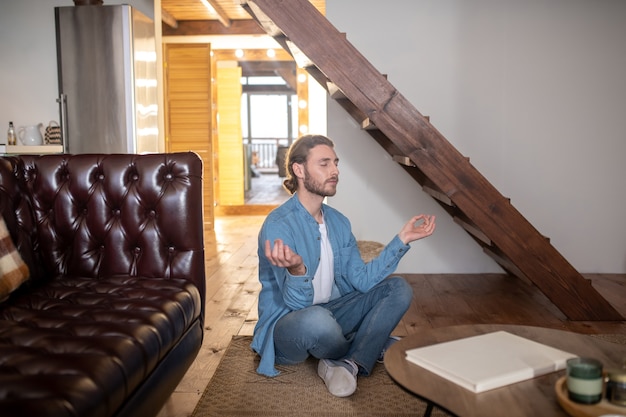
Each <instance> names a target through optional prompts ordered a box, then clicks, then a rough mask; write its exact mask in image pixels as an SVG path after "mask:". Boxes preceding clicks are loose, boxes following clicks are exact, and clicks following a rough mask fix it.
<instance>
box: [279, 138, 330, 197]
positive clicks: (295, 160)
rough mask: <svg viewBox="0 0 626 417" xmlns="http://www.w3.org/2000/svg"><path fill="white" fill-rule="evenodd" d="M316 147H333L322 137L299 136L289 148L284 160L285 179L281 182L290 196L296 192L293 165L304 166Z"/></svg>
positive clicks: (296, 183) (296, 180)
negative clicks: (311, 151) (310, 152)
mask: <svg viewBox="0 0 626 417" xmlns="http://www.w3.org/2000/svg"><path fill="white" fill-rule="evenodd" d="M317 145H326V146H330V147H331V148H334V147H335V144H334V143H333V141H332V140H330V139H329V138H327V137H326V136H323V135H303V136H300V137H299V138H298V139H296V140H295V141H294V142H293V143H292V144H291V146H290V147H289V152H287V158H286V159H285V168H286V171H287V178H286V179H285V181H283V186H284V187H285V189H286V190H287V191H289V193H290V194H293V193H295V192H296V191H297V190H298V178H297V177H296V176H295V174H294V173H293V164H304V163H305V162H306V160H307V158H308V156H309V151H310V150H311V149H312V148H314V147H315V146H317Z"/></svg>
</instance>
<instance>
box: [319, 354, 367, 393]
mask: <svg viewBox="0 0 626 417" xmlns="http://www.w3.org/2000/svg"><path fill="white" fill-rule="evenodd" d="M358 372H359V369H358V367H357V366H356V365H355V364H354V363H353V362H351V361H335V360H331V359H320V361H319V363H318V364H317V374H318V375H319V376H320V378H322V379H323V380H324V383H325V384H326V388H328V392H330V393H331V394H333V395H334V396H335V397H349V396H350V395H352V394H354V391H356V375H357V373H358Z"/></svg>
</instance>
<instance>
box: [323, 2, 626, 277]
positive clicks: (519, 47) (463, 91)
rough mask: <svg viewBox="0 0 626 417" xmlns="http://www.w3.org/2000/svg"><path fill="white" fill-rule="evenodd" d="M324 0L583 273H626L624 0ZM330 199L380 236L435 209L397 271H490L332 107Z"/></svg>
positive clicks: (360, 233)
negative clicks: (433, 227) (432, 230)
mask: <svg viewBox="0 0 626 417" xmlns="http://www.w3.org/2000/svg"><path fill="white" fill-rule="evenodd" d="M385 4H387V5H389V7H386V8H381V3H380V2H379V1H373V0H345V1H338V0H328V2H327V17H328V19H329V20H330V21H331V22H332V23H333V24H334V25H335V26H336V27H337V28H338V29H339V30H340V31H341V32H345V33H346V34H347V36H348V40H349V41H350V42H352V44H354V45H355V46H356V48H357V49H358V50H359V51H360V52H361V53H363V55H365V57H366V58H368V59H369V61H370V62H371V63H372V64H373V65H374V66H375V67H376V68H377V69H378V70H379V71H380V72H381V73H383V74H388V78H389V80H390V82H391V83H392V84H394V85H395V86H396V87H397V88H398V89H399V91H400V93H401V94H403V95H404V96H405V97H406V98H407V99H408V100H409V101H410V102H411V103H413V105H414V106H415V107H416V108H417V109H418V110H419V111H420V112H421V113H422V114H424V115H429V116H430V117H431V122H432V123H433V124H434V126H435V127H436V128H437V129H438V130H439V131H440V132H442V133H443V134H444V136H445V137H446V138H447V139H448V140H449V141H450V142H452V144H453V145H454V146H456V147H457V149H459V150H460V151H461V152H462V153H463V154H464V155H466V156H468V157H470V158H471V161H472V163H473V164H474V166H476V167H477V168H478V170H479V171H480V172H481V173H482V174H483V175H484V176H485V177H486V178H487V179H488V180H489V181H490V182H491V183H492V184H494V185H495V186H496V188H498V189H499V190H500V192H501V193H502V194H503V195H505V196H507V197H510V198H511V200H512V203H513V205H514V206H515V207H516V208H517V209H518V210H519V211H520V212H521V213H522V214H523V215H524V216H525V217H526V218H527V219H528V220H529V221H530V222H531V223H532V224H533V225H534V226H535V227H536V228H537V229H538V230H539V231H540V232H541V233H543V234H544V235H545V236H548V237H550V238H551V241H552V244H553V245H554V246H555V247H556V249H557V250H559V251H560V252H561V253H562V254H563V255H564V256H565V258H566V259H568V260H569V262H570V263H572V265H573V266H574V267H575V268H577V269H578V270H579V271H580V272H583V273H585V272H602V273H625V272H626V255H625V253H626V222H625V221H624V220H623V218H622V215H623V213H625V212H626V186H624V184H623V182H624V180H625V179H626V164H625V163H624V158H625V157H626V82H625V81H624V77H625V76H626V42H625V40H626V25H625V24H624V22H625V21H626V2H624V1H621V0H600V1H594V2H590V1H587V0H551V1H519V0H471V1H468V0H390V1H389V2H387V3H385ZM328 134H329V136H330V137H331V138H333V139H334V140H335V142H336V144H337V150H338V153H339V156H340V158H341V162H340V168H341V177H340V179H341V181H340V185H339V190H338V193H337V196H336V197H333V198H332V199H330V204H332V205H333V206H335V207H337V208H338V209H340V210H341V211H343V212H344V213H345V214H347V215H348V216H349V217H350V218H351V220H352V222H353V227H354V231H355V234H356V236H357V238H360V239H368V240H378V241H382V242H387V241H388V240H389V238H390V237H391V236H392V235H393V234H394V233H396V232H397V231H398V230H399V229H400V227H401V226H402V224H403V223H404V222H405V221H406V220H407V219H408V218H410V216H411V215H412V214H414V213H420V212H426V213H435V214H437V215H438V229H437V231H436V234H435V235H433V236H432V237H431V238H429V239H427V240H424V241H421V242H416V243H414V244H413V250H412V251H411V252H409V254H408V255H407V256H406V257H405V258H404V259H403V261H402V263H401V265H400V267H399V269H398V271H399V272H416V273H420V272H423V273H456V272H459V273H470V272H491V271H497V270H499V268H498V267H497V266H496V265H495V264H494V263H493V262H492V261H491V260H490V259H489V258H488V257H487V256H486V255H484V254H482V252H481V251H480V249H479V247H478V245H477V244H475V243H474V242H473V240H471V239H470V238H469V237H468V236H467V235H466V234H465V232H463V231H462V230H461V229H460V227H458V226H457V225H455V224H454V223H453V222H452V220H451V219H450V218H449V216H448V215H447V214H445V212H444V211H443V210H442V209H441V208H440V207H439V206H437V205H436V204H435V203H433V201H432V200H430V198H429V197H427V196H426V195H425V194H423V193H422V192H421V191H419V188H418V187H417V183H415V182H414V181H413V180H411V179H409V177H408V175H407V174H406V173H404V171H403V170H402V169H400V168H399V167H397V166H396V165H395V164H394V163H393V162H392V161H391V160H390V157H389V156H388V155H386V153H385V152H384V151H383V150H382V148H380V147H379V146H378V145H377V144H376V143H375V142H374V141H373V140H371V139H370V138H369V137H368V135H367V134H365V133H363V132H361V131H360V129H359V127H358V126H357V125H356V124H355V123H354V122H353V121H352V120H351V119H350V118H349V117H348V116H347V114H346V113H345V112H344V111H343V110H342V109H341V108H340V107H339V106H337V105H336V104H334V103H331V104H329V120H328Z"/></svg>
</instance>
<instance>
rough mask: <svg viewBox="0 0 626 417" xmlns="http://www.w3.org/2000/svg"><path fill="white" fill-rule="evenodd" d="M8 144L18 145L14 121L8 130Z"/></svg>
mask: <svg viewBox="0 0 626 417" xmlns="http://www.w3.org/2000/svg"><path fill="white" fill-rule="evenodd" d="M7 145H17V136H16V135H15V127H13V122H9V130H8V132H7Z"/></svg>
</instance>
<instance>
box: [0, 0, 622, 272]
mask: <svg viewBox="0 0 626 417" xmlns="http://www.w3.org/2000/svg"><path fill="white" fill-rule="evenodd" d="M120 3H121V1H120ZM125 3H128V4H131V5H133V6H134V7H136V8H137V9H139V10H140V11H142V12H143V13H144V14H146V15H148V16H151V17H153V16H154V13H153V10H152V0H132V1H127V2H125ZM105 4H115V3H113V2H108V1H106V0H105ZM388 4H389V5H390V7H389V8H386V9H381V8H380V3H379V2H374V1H373V0H358V1H357V0H341V1H340V0H328V1H327V17H328V18H329V20H330V21H331V22H332V23H333V24H334V25H335V26H337V28H338V29H339V30H341V31H343V32H346V33H347V36H348V39H349V40H350V41H351V42H352V43H353V44H354V45H355V46H356V47H357V48H358V49H359V51H361V52H362V53H363V54H364V55H365V56H366V57H367V58H368V59H369V60H370V61H371V62H372V63H373V64H374V66H376V68H378V70H379V71H381V72H382V73H385V74H388V75H389V80H390V81H391V82H392V83H393V84H394V85H395V86H396V87H397V88H398V89H399V90H400V92H401V93H402V94H403V95H404V96H405V97H407V98H408V99H409V100H410V101H411V102H412V103H413V104H414V105H415V107H416V108H417V109H418V110H419V111H420V112H421V113H422V114H425V115H429V116H431V121H432V123H433V124H434V125H435V126H436V127H437V129H438V130H439V131H441V132H442V133H443V134H444V135H445V136H446V138H447V139H448V140H450V141H451V142H452V143H453V144H454V145H455V146H456V147H457V148H458V149H459V150H460V151H461V152H463V153H464V154H465V155H466V156H469V157H470V158H471V160H472V163H473V164H474V165H475V166H476V167H477V168H478V169H479V170H480V171H481V172H482V173H483V175H485V176H486V177H487V179H488V180H490V181H491V182H492V183H493V184H494V185H495V186H496V187H497V188H498V189H499V190H500V191H501V192H502V194H504V195H505V196H508V197H510V198H511V199H512V202H513V204H514V205H515V207H516V208H517V209H518V210H520V211H521V213H522V214H523V215H525V216H526V217H527V218H528V219H529V220H530V221H531V223H532V224H533V225H535V227H537V229H539V231H541V232H542V233H543V234H544V235H546V236H548V237H550V238H551V240H552V243H553V244H554V246H555V247H556V248H557V249H558V250H559V251H560V252H561V253H562V254H563V255H564V256H565V257H566V258H567V259H568V260H569V261H570V262H571V263H572V264H573V265H574V267H576V268H577V269H578V270H579V271H581V272H604V273H625V272H626V222H625V221H623V220H622V213H623V212H625V211H626V210H625V208H626V187H625V186H624V185H623V184H622V182H623V179H625V178H626V175H625V174H626V168H625V166H626V164H624V163H623V161H622V159H623V158H624V157H625V156H626V138H625V135H626V133H625V132H626V83H625V82H624V81H623V77H624V74H626V42H624V39H626V25H624V24H623V22H624V21H626V2H623V1H622V0H598V1H594V2H590V1H587V0H551V1H549V2H548V1H543V2H539V1H530V0H528V1H519V0H389V3H388ZM71 5H73V1H71V0H47V1H41V0H19V1H15V0H0V56H1V57H2V64H1V65H0V92H1V94H0V130H1V131H0V135H4V134H5V133H4V130H5V129H6V127H7V126H8V121H9V120H13V121H14V122H15V123H16V125H23V124H33V123H37V122H43V123H47V122H48V121H50V120H53V119H54V120H58V105H57V103H56V101H55V100H56V97H57V93H58V91H57V72H56V43H55V38H54V7H55V6H71ZM398 11H401V13H398ZM328 134H329V136H330V137H331V138H333V139H334V140H335V141H336V142H337V149H338V152H339V156H340V158H341V163H340V168H341V184H340V186H339V192H338V194H337V196H336V197H333V198H332V199H331V200H330V203H331V204H332V205H333V206H335V207H337V208H339V209H340V210H342V211H343V212H345V213H346V214H347V215H348V216H349V217H350V218H351V220H352V222H353V226H354V231H355V234H356V236H357V238H360V239H368V240H377V241H381V242H386V241H388V240H389V239H390V238H391V237H392V235H393V234H394V233H396V232H397V231H398V230H399V229H400V227H401V226H402V225H403V224H404V222H405V221H406V220H407V219H408V218H410V216H411V215H412V214H414V213H419V212H426V213H435V214H437V215H438V228H437V232H436V234H435V235H434V236H432V237H431V238H429V239H427V240H424V241H421V242H417V243H414V244H413V246H414V249H413V250H412V251H411V252H410V253H409V254H408V255H407V256H405V258H404V259H403V261H402V264H401V265H400V267H399V269H398V271H399V272H416V273H419V272H423V273H453V272H459V273H471V272H495V271H499V267H498V266H497V265H495V264H494V263H493V262H492V261H491V260H490V259H489V258H488V257H487V256H486V255H484V254H483V253H482V252H481V250H480V248H479V247H478V245H476V244H475V243H474V242H473V240H472V239H471V238H469V237H468V236H467V235H466V234H465V232H463V231H461V230H460V228H459V227H458V226H457V225H456V224H454V223H453V222H452V220H451V219H450V218H449V217H448V216H447V214H445V213H444V212H443V211H442V210H441V209H440V208H439V206H437V205H436V204H435V203H434V202H433V201H432V200H431V199H430V198H429V197H426V196H425V194H423V193H422V192H421V191H419V189H418V187H417V185H416V183H415V182H414V181H413V180H411V179H409V177H408V175H406V174H405V173H404V171H403V170H402V169H401V168H399V167H398V166H396V165H395V163H393V162H392V161H391V160H390V158H389V156H388V155H386V153H385V152H384V151H382V148H380V147H379V146H378V145H377V144H376V143H375V142H374V141H373V140H372V139H370V138H369V137H368V135H367V134H365V133H363V132H361V131H360V129H359V128H358V126H356V124H355V123H354V122H353V121H352V120H351V119H350V118H349V117H348V116H347V114H346V113H345V112H344V111H343V110H342V109H341V108H339V107H338V106H337V105H336V104H335V103H329V120H328Z"/></svg>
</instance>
